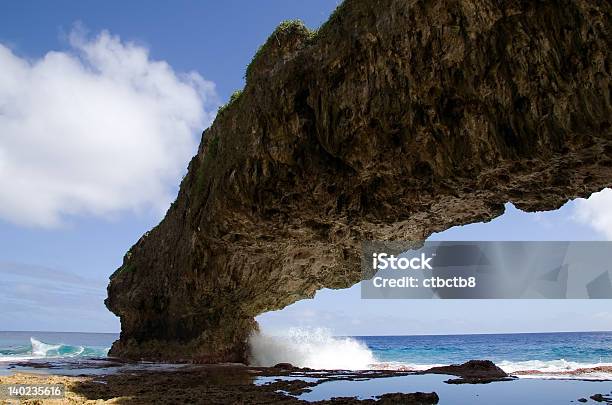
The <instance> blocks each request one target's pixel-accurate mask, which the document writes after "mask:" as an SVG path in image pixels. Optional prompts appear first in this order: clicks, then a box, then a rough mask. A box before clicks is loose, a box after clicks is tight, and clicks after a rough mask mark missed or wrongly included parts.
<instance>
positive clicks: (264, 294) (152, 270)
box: [106, 0, 612, 362]
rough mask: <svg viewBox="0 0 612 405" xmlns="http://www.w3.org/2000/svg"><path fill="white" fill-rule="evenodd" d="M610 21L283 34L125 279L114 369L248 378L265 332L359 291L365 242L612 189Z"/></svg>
mask: <svg viewBox="0 0 612 405" xmlns="http://www.w3.org/2000/svg"><path fill="white" fill-rule="evenodd" d="M611 4H612V3H610V2H598V1H586V0H565V1H560V0H559V1H547V2H535V1H515V0H501V1H493V0H440V1H435V2H430V1H419V0H414V1H406V0H381V1H377V2H373V1H370V0H346V1H345V2H344V3H343V4H342V5H341V6H340V7H339V9H338V10H337V11H336V12H335V13H334V14H333V15H332V17H331V18H330V20H329V21H328V22H327V23H325V24H324V25H323V26H322V27H321V28H320V29H319V30H318V31H317V32H311V31H309V30H308V29H306V28H305V27H304V26H303V25H301V24H300V23H298V22H288V23H283V24H281V25H280V26H279V27H278V28H277V29H276V31H274V33H273V34H272V35H271V37H270V38H269V40H268V41H267V43H266V44H264V46H263V47H262V48H261V49H260V51H259V52H258V53H257V55H255V57H254V59H253V61H252V63H251V64H250V65H249V67H248V69H247V74H246V86H245V88H244V90H243V91H242V92H241V93H236V94H235V95H234V96H233V97H232V99H231V101H230V103H229V104H228V105H226V106H224V107H223V108H221V109H220V111H219V114H218V115H217V118H216V119H215V122H214V123H213V125H212V126H211V127H210V128H209V129H207V130H206V131H204V133H203V135H202V141H201V144H200V147H199V150H198V153H197V155H196V156H195V157H194V158H193V159H192V161H191V162H190V164H189V171H188V174H187V175H186V177H185V178H184V180H183V182H182V184H181V187H180V191H179V194H178V198H177V200H176V201H175V202H174V203H173V204H172V206H171V207H170V209H169V210H168V212H167V214H166V217H165V218H164V219H163V221H162V222H161V223H160V224H159V225H158V226H156V227H155V228H154V229H152V230H151V231H150V232H148V233H146V234H145V235H144V236H143V237H142V238H141V239H140V240H139V241H138V242H137V243H136V244H135V245H134V246H133V247H132V248H131V249H130V251H129V252H128V253H127V254H126V255H125V258H124V261H123V265H122V266H121V267H120V268H119V269H118V270H117V271H116V272H115V273H114V274H113V275H112V276H111V281H110V285H109V287H108V299H107V300H106V305H107V306H108V308H109V309H110V310H111V311H112V312H114V313H115V314H117V315H118V316H119V317H120V318H121V327H122V331H121V338H120V339H119V340H118V341H117V342H115V344H114V345H113V347H112V349H111V352H110V354H111V355H114V356H118V357H123V358H134V359H150V360H170V361H180V360H186V361H196V362H225V361H245V356H246V341H247V337H248V336H249V334H250V333H251V332H252V331H253V330H255V329H256V328H257V324H256V322H255V321H254V317H255V316H257V315H258V314H261V313H263V312H266V311H271V310H277V309H281V308H283V307H285V306H287V305H289V304H291V303H293V302H295V301H297V300H299V299H302V298H306V297H312V296H313V295H314V294H315V292H316V291H317V290H319V289H321V288H324V287H327V288H345V287H349V286H351V285H353V284H355V283H356V282H358V281H359V279H360V266H359V264H360V246H361V242H362V240H366V239H412V240H416V239H424V238H426V237H427V236H429V235H430V234H431V233H432V232H439V231H443V230H445V229H448V228H449V227H452V226H455V225H461V224H467V223H472V222H482V221H489V220H491V219H493V218H495V217H497V216H499V215H501V214H502V213H503V211H504V203H506V202H512V203H513V204H515V205H516V206H517V207H518V208H520V209H522V210H526V211H536V210H552V209H557V208H559V207H560V206H561V205H563V204H564V203H565V202H567V201H568V200H570V199H573V198H576V197H587V196H589V195H590V194H591V193H593V192H596V191H599V190H601V189H603V188H605V187H609V186H612V130H611V121H612V108H611V105H610V98H611V88H610V62H611V60H610V59H611V58H610V49H609V47H610V36H609V34H610V32H609V30H610V27H611V26H612V21H610V19H611V18H610V16H611V15H612V10H611V8H612V6H611Z"/></svg>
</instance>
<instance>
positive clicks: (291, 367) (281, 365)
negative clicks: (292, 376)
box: [274, 363, 295, 370]
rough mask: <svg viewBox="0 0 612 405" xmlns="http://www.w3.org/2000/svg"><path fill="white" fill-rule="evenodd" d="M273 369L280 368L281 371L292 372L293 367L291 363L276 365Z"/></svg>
mask: <svg viewBox="0 0 612 405" xmlns="http://www.w3.org/2000/svg"><path fill="white" fill-rule="evenodd" d="M274 368H280V369H282V370H293V369H294V368H295V367H294V366H293V364H291V363H278V364H276V365H275V366H274Z"/></svg>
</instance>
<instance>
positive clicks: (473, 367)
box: [423, 360, 513, 384]
mask: <svg viewBox="0 0 612 405" xmlns="http://www.w3.org/2000/svg"><path fill="white" fill-rule="evenodd" d="M423 373H424V374H448V375H454V376H457V377H461V378H459V379H451V380H447V381H446V383H448V384H486V383H490V382H494V381H510V380H513V378H512V377H510V376H509V375H508V374H506V372H505V371H504V370H502V369H501V368H499V367H497V366H496V365H495V363H493V362H492V361H490V360H470V361H468V362H466V363H463V364H453V365H450V366H442V367H433V368H430V369H429V370H426V371H424V372H423Z"/></svg>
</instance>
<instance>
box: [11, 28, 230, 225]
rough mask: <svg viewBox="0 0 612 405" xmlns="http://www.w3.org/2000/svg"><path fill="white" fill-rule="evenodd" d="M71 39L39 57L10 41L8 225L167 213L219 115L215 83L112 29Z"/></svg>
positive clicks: (76, 31) (49, 223)
mask: <svg viewBox="0 0 612 405" xmlns="http://www.w3.org/2000/svg"><path fill="white" fill-rule="evenodd" d="M69 43H70V49H69V50H67V51H64V52H48V53H47V54H46V55H44V56H43V57H42V58H40V59H37V60H28V59H26V58H22V57H20V56H17V55H16V54H15V53H14V52H13V51H11V49H9V48H8V47H6V46H4V45H2V44H0V189H1V190H2V191H1V192H0V219H3V220H5V221H10V222H13V223H17V224H24V225H30V226H47V227H48V226H57V225H59V224H62V223H63V222H64V220H65V218H66V217H68V216H73V215H93V216H107V215H110V214H114V213H117V212H121V211H125V210H135V211H138V210H143V209H155V210H159V211H160V212H163V210H164V209H165V208H167V206H168V204H169V202H170V201H171V200H172V199H173V198H174V194H175V192H176V185H177V184H178V181H179V180H180V176H181V175H182V174H183V173H184V172H185V170H186V166H187V163H188V161H189V159H190V157H191V156H192V155H193V154H194V153H195V151H196V148H197V141H198V140H199V134H200V133H201V130H202V128H203V127H204V126H206V125H208V124H209V123H210V121H211V119H212V118H213V116H214V111H216V107H217V105H218V102H217V96H216V91H215V86H214V84H213V83H212V82H209V81H206V80H204V79H203V78H202V77H201V76H200V75H199V74H197V73H194V72H192V73H187V74H179V73H177V72H175V71H174V70H173V69H172V67H171V66H170V65H169V64H168V63H166V62H164V61H154V60H152V59H151V58H150V56H149V53H148V50H147V49H146V48H144V47H142V46H138V45H135V44H133V43H129V42H122V41H121V39H120V38H119V37H117V36H113V35H111V34H110V33H108V32H106V31H103V32H101V33H100V34H99V35H97V36H96V37H94V38H88V37H87V36H85V35H83V34H82V33H81V32H80V31H78V30H75V31H73V33H72V34H71V35H70V36H69Z"/></svg>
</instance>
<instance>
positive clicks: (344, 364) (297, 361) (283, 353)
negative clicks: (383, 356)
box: [249, 328, 376, 370]
mask: <svg viewBox="0 0 612 405" xmlns="http://www.w3.org/2000/svg"><path fill="white" fill-rule="evenodd" d="M249 344H250V349H251V353H250V358H249V362H250V364H251V365H254V366H265V367H270V366H274V365H275V364H277V363H291V364H292V365H294V366H297V367H309V368H314V369H320V370H366V369H370V368H372V364H374V363H376V359H375V358H374V355H373V354H372V351H371V350H370V349H368V347H367V346H366V345H365V344H364V343H362V342H359V341H357V340H356V339H353V338H348V337H334V336H332V334H331V332H330V331H329V330H327V329H320V328H319V329H301V328H292V329H290V330H289V332H288V334H287V335H286V336H271V335H267V334H264V333H256V334H253V335H252V336H251V338H250V340H249Z"/></svg>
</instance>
